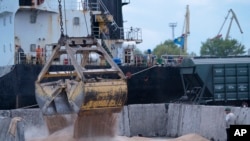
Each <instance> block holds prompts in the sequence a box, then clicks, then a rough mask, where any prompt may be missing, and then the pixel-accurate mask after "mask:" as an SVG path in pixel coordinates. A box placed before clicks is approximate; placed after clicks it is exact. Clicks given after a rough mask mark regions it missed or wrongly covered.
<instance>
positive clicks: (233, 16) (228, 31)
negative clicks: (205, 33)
mask: <svg viewBox="0 0 250 141" xmlns="http://www.w3.org/2000/svg"><path fill="white" fill-rule="evenodd" d="M230 13H232V17H231V20H230V23H229V27H228V30H227V34H226V37H225V39H228V38H229V33H230V30H231V26H232V22H233V20H235V22H236V23H237V25H238V27H239V30H240V33H241V34H242V33H243V31H242V29H241V27H240V23H239V21H238V19H237V16H236V14H235V13H234V11H233V10H232V9H229V11H228V14H227V16H226V18H225V20H224V22H223V24H222V26H221V28H220V30H219V32H218V34H217V37H219V35H220V32H221V30H222V28H223V27H224V25H225V22H226V21H227V19H228V16H229V15H230Z"/></svg>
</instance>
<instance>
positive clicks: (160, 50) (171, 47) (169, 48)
mask: <svg viewBox="0 0 250 141" xmlns="http://www.w3.org/2000/svg"><path fill="white" fill-rule="evenodd" d="M153 54H154V55H157V57H158V58H160V57H161V56H162V55H164V54H171V55H180V54H181V55H185V54H186V52H183V50H182V49H181V48H180V47H178V46H177V45H175V44H174V42H173V41H172V40H166V41H165V42H164V43H163V44H160V45H157V46H156V47H155V48H154V50H153Z"/></svg>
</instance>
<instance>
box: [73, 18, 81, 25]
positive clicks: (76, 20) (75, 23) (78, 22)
mask: <svg viewBox="0 0 250 141" xmlns="http://www.w3.org/2000/svg"><path fill="white" fill-rule="evenodd" d="M73 24H74V25H80V18H79V17H74V19H73Z"/></svg>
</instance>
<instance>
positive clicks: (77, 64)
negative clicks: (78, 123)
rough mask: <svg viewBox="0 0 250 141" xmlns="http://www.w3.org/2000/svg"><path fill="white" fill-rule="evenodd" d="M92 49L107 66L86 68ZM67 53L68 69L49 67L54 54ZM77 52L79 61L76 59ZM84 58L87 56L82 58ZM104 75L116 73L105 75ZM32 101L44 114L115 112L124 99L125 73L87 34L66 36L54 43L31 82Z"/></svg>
mask: <svg viewBox="0 0 250 141" xmlns="http://www.w3.org/2000/svg"><path fill="white" fill-rule="evenodd" d="M91 52H95V53H97V54H99V55H100V56H102V58H104V59H105V60H106V62H108V64H109V67H104V68H88V67H87V66H88V65H89V64H88V56H89V54H90V53H91ZM65 54H66V55H67V56H68V58H69V60H70V61H69V62H70V63H71V65H72V66H71V67H70V65H69V67H68V68H69V69H68V70H58V71H55V72H51V71H50V67H51V65H52V62H53V60H54V59H55V58H58V57H59V56H62V55H65ZM77 56H78V58H79V56H81V61H77V59H78V58H77ZM86 58H87V59H86ZM107 75H117V76H118V77H112V78H116V79H111V78H107V77H106V76H107ZM35 94H36V101H37V103H38V105H39V107H40V109H41V110H42V113H43V114H44V115H57V114H73V113H80V112H88V111H100V110H102V109H105V110H107V109H109V110H110V111H111V112H119V111H120V110H121V109H122V107H123V105H124V104H125V102H126V99H127V82H126V77H125V75H124V74H123V72H122V71H121V70H120V68H119V67H118V66H117V65H116V64H115V63H114V62H113V60H112V59H111V57H110V56H109V55H108V54H107V52H106V51H105V50H104V49H103V47H102V46H100V45H99V43H98V42H97V41H96V40H95V39H94V38H91V37H72V38H67V40H66V44H65V45H64V46H61V45H57V46H56V47H55V49H54V50H53V53H52V55H51V57H50V59H49V60H48V61H47V63H46V64H45V65H44V67H43V69H42V71H41V72H40V74H39V76H38V79H37V81H36V82H35Z"/></svg>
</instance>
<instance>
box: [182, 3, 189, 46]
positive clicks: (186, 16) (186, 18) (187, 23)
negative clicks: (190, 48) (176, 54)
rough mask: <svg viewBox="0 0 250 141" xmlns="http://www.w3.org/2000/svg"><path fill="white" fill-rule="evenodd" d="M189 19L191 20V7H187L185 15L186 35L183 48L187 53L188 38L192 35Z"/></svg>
mask: <svg viewBox="0 0 250 141" xmlns="http://www.w3.org/2000/svg"><path fill="white" fill-rule="evenodd" d="M189 19H190V12H189V5H187V10H186V15H185V33H184V47H183V50H184V51H187V37H188V35H189V34H190V30H189Z"/></svg>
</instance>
